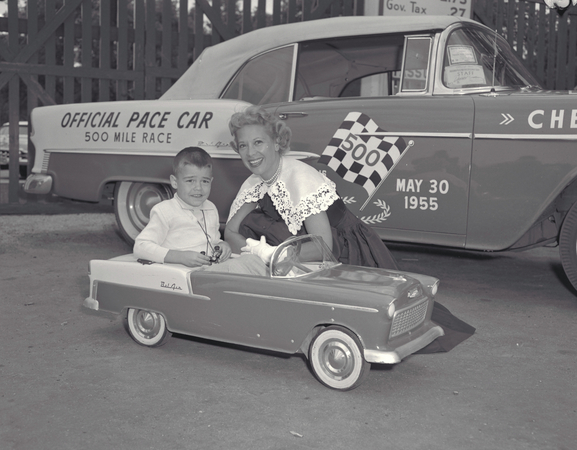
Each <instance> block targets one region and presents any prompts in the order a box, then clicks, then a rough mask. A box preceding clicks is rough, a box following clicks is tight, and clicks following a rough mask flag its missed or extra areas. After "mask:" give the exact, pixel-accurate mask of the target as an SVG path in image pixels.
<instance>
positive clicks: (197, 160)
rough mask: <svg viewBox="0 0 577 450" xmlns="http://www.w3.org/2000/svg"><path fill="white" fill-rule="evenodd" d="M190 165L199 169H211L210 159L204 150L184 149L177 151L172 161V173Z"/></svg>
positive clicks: (195, 148) (198, 148)
mask: <svg viewBox="0 0 577 450" xmlns="http://www.w3.org/2000/svg"><path fill="white" fill-rule="evenodd" d="M188 164H192V165H193V166H196V167H198V168H200V169H202V168H203V167H208V168H210V169H212V158H211V157H210V155H209V154H208V153H207V152H206V150H204V149H202V148H200V147H186V148H183V149H182V150H181V151H179V152H178V153H177V154H176V156H175V157H174V160H173V161H172V171H173V172H174V174H175V175H176V172H177V171H178V169H180V168H181V167H184V166H186V165H188Z"/></svg>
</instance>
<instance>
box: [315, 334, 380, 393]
mask: <svg viewBox="0 0 577 450" xmlns="http://www.w3.org/2000/svg"><path fill="white" fill-rule="evenodd" d="M309 361H310V364H311V368H312V371H313V373H314V374H315V376H316V377H317V379H318V380H319V381H320V382H321V383H322V384H324V385H325V386H328V387H330V388H333V389H337V390H341V391H348V390H350V389H354V388H356V387H357V386H359V385H360V384H361V383H362V381H363V379H364V377H365V376H366V374H367V373H368V371H369V369H370V364H369V363H368V362H366V361H365V360H364V358H363V350H362V345H361V343H360V341H359V339H358V338H357V336H356V335H355V334H354V333H352V332H351V331H349V330H347V329H346V328H343V327H339V326H331V327H327V328H325V329H324V330H323V331H321V332H320V333H319V334H318V335H317V336H316V337H315V338H314V339H313V341H312V342H311V346H310V349H309Z"/></svg>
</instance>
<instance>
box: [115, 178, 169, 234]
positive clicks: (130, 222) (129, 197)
mask: <svg viewBox="0 0 577 450" xmlns="http://www.w3.org/2000/svg"><path fill="white" fill-rule="evenodd" d="M169 198H172V190H171V188H170V187H169V186H168V185H166V184H160V183H137V182H133V181H122V182H120V183H116V188H115V190H114V213H115V215H116V222H117V223H118V228H119V229H120V234H121V235H122V237H123V238H124V239H125V240H126V242H128V243H129V244H131V245H132V244H134V240H135V239H136V236H138V234H139V233H140V232H141V231H142V229H143V228H144V227H145V226H146V224H147V223H148V220H149V218H150V210H151V209H152V207H153V206H154V205H156V204H157V203H160V202H161V201H163V200H166V199H169Z"/></svg>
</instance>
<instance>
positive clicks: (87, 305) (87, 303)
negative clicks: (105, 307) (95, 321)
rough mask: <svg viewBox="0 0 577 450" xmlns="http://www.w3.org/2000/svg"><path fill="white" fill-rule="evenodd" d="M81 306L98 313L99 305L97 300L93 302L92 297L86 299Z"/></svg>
mask: <svg viewBox="0 0 577 450" xmlns="http://www.w3.org/2000/svg"><path fill="white" fill-rule="evenodd" d="M82 306H84V307H85V308H88V309H93V310H95V311H98V308H99V306H100V305H99V304H98V300H94V299H93V298H92V297H86V298H85V299H84V302H83V303H82Z"/></svg>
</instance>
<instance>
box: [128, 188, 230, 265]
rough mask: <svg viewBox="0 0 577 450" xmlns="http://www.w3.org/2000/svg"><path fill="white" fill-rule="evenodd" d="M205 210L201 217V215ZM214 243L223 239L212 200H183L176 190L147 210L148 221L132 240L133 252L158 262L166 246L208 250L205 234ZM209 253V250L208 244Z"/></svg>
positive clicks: (138, 256)
mask: <svg viewBox="0 0 577 450" xmlns="http://www.w3.org/2000/svg"><path fill="white" fill-rule="evenodd" d="M203 212H204V219H203ZM205 221H206V233H207V234H208V238H209V239H210V243H211V244H212V246H213V247H214V246H215V245H218V243H219V242H222V239H221V238H220V232H219V220H218V210H217V209H216V206H215V205H214V203H212V202H211V201H210V200H205V201H204V203H203V204H202V205H200V206H198V207H194V206H190V205H188V204H187V203H185V202H184V201H182V200H181V199H180V198H179V197H178V194H175V196H174V198H172V199H170V200H164V201H162V202H160V203H158V204H157V205H155V206H154V207H153V208H152V210H151V211H150V221H149V222H148V225H146V227H145V228H144V229H143V230H142V231H141V232H140V234H139V235H138V236H137V238H136V240H135V242H134V255H135V256H136V257H137V258H142V259H148V260H150V261H154V262H157V263H162V262H164V258H165V257H166V254H167V253H168V251H169V250H182V251H195V252H201V251H206V250H207V236H206V235H205V233H204V231H203V228H204V227H205ZM208 254H209V256H210V254H211V248H210V245H209V246H208Z"/></svg>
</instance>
